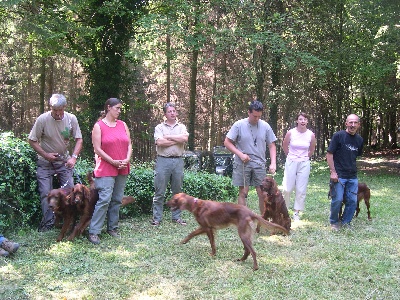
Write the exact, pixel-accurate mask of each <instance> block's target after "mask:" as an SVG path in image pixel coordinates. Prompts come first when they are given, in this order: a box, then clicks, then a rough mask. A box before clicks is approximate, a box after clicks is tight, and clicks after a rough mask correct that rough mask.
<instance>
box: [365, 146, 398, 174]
mask: <svg viewBox="0 0 400 300" xmlns="http://www.w3.org/2000/svg"><path fill="white" fill-rule="evenodd" d="M357 167H358V170H359V171H363V172H365V173H369V174H376V173H380V174H382V173H386V174H399V175H400V149H393V150H384V151H375V152H367V153H364V155H363V156H362V157H361V159H359V160H358V161H357Z"/></svg>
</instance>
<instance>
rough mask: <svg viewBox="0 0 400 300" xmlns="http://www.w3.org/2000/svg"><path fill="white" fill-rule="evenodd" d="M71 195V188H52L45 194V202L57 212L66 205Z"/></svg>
mask: <svg viewBox="0 0 400 300" xmlns="http://www.w3.org/2000/svg"><path fill="white" fill-rule="evenodd" d="M70 197H71V190H69V189H53V190H51V191H50V192H49V193H48V195H47V203H48V204H49V208H50V209H51V210H53V212H54V213H57V212H59V211H60V210H62V208H63V207H64V206H65V205H67V201H68V199H69V198H70Z"/></svg>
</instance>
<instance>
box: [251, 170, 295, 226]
mask: <svg viewBox="0 0 400 300" xmlns="http://www.w3.org/2000/svg"><path fill="white" fill-rule="evenodd" d="M261 190H262V192H263V193H262V194H263V200H264V211H263V214H262V217H263V218H264V219H265V220H270V221H272V222H273V223H275V224H278V225H281V226H282V227H284V228H286V230H287V231H290V227H291V224H292V221H291V220H290V217H289V213H288V209H287V207H286V203H285V200H284V199H283V196H282V193H281V191H280V190H279V188H278V184H277V183H276V181H275V180H274V179H273V178H272V177H271V176H266V177H265V178H264V180H263V181H262V183H261ZM257 232H259V226H257Z"/></svg>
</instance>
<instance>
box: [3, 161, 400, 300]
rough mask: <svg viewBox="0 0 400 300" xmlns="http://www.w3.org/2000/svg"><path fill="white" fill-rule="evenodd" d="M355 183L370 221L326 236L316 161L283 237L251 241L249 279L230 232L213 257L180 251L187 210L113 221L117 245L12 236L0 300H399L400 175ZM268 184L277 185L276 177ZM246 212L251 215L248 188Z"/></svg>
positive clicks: (192, 245) (201, 247)
mask: <svg viewBox="0 0 400 300" xmlns="http://www.w3.org/2000/svg"><path fill="white" fill-rule="evenodd" d="M359 177H360V181H363V182H366V183H367V184H368V186H369V187H370V188H371V193H372V196H371V214H372V221H368V220H367V214H366V208H365V205H364V203H361V212H360V215H359V216H358V218H355V219H354V220H353V225H354V228H353V229H352V230H350V229H343V230H340V231H339V232H331V230H330V227H329V223H328V216H329V204H330V201H329V199H328V197H327V191H328V182H329V172H328V169H327V166H326V163H325V162H319V163H316V162H314V163H313V167H312V175H311V177H310V183H309V189H308V196H307V202H306V210H305V211H304V213H303V214H302V215H301V220H300V221H298V222H293V223H292V229H293V230H292V232H291V234H290V235H289V236H280V235H276V236H270V235H269V234H268V233H267V232H264V231H263V232H262V233H261V234H255V236H254V247H255V249H256V251H257V257H258V263H259V267H260V269H259V270H258V271H255V272H253V271H252V259H251V257H249V259H248V260H247V261H245V262H236V261H235V260H236V259H237V258H240V257H241V255H242V254H243V247H242V244H241V242H240V239H239V237H238V235H237V232H236V230H235V229H234V228H228V229H224V230H220V231H218V234H217V238H216V244H217V255H216V257H211V256H210V255H209V252H210V245H209V242H208V239H207V237H206V236H199V237H196V238H194V239H193V240H191V241H190V242H189V243H188V244H186V245H181V244H179V242H180V240H181V239H183V238H184V237H185V236H186V235H187V234H188V233H189V232H190V231H192V230H194V229H195V228H196V227H197V226H196V221H195V220H194V219H193V217H192V215H191V214H189V213H188V212H184V213H183V216H184V219H186V220H187V221H188V225H187V226H186V227H184V226H179V225H176V224H172V223H171V222H170V213H169V212H168V211H167V212H165V218H164V221H163V223H162V225H161V226H159V227H158V228H153V227H152V226H151V225H150V223H149V220H150V216H144V217H141V218H134V219H124V220H121V222H120V230H121V234H122V238H121V239H115V238H112V237H110V236H108V235H107V234H102V235H101V239H102V240H101V244H100V245H98V246H95V245H92V244H90V243H89V242H88V241H87V239H86V238H82V237H81V238H78V239H76V240H75V241H74V242H61V243H56V241H55V240H56V237H57V234H58V230H54V231H51V232H47V233H39V232H37V231H36V230H34V229H32V230H30V229H28V230H27V229H19V230H14V231H10V232H8V233H7V236H8V237H9V238H12V239H14V240H16V241H18V242H20V244H21V247H20V249H19V251H18V252H17V253H16V254H15V255H14V256H13V257H11V258H0V277H1V284H0V299H13V300H15V299H68V300H69V299H399V297H400V296H399V295H400V244H399V240H400V239H399V237H400V234H399V232H400V225H399V224H400V222H399V220H400V209H399V203H400V197H399V194H400V193H399V190H398V189H399V188H400V179H399V178H400V177H399V174H398V173H396V172H393V173H388V172H387V171H386V170H385V171H381V170H379V169H378V170H376V168H375V169H374V170H373V171H372V172H371V171H370V170H368V168H363V169H362V170H361V171H360V172H359ZM275 179H276V180H277V181H278V183H279V184H281V182H282V174H281V173H279V174H278V175H277V176H276V177H275ZM149 201H151V199H149ZM232 201H236V199H232ZM249 207H250V208H251V209H253V210H254V211H257V197H256V194H255V191H254V190H253V189H252V190H251V193H250V195H249Z"/></svg>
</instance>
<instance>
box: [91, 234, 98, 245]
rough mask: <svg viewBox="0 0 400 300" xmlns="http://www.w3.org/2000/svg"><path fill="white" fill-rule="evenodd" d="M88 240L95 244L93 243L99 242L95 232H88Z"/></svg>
mask: <svg viewBox="0 0 400 300" xmlns="http://www.w3.org/2000/svg"><path fill="white" fill-rule="evenodd" d="M88 240H89V242H91V243H92V244H95V245H98V244H100V238H99V236H98V235H97V234H89V236H88Z"/></svg>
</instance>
